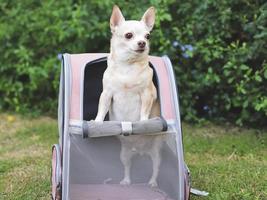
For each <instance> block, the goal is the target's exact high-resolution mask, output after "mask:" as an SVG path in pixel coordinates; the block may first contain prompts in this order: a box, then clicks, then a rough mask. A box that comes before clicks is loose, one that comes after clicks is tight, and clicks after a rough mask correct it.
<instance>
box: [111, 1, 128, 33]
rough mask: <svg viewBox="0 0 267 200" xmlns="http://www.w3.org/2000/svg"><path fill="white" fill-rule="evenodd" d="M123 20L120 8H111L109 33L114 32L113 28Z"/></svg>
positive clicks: (115, 6)
mask: <svg viewBox="0 0 267 200" xmlns="http://www.w3.org/2000/svg"><path fill="white" fill-rule="evenodd" d="M124 21H125V19H124V17H123V15H122V13H121V10H120V8H119V7H118V6H117V5H114V6H113V10H112V14H111V17H110V29H111V32H114V31H115V27H116V26H119V25H120V24H121V23H122V22H124Z"/></svg>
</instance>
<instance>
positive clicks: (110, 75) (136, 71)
mask: <svg viewBox="0 0 267 200" xmlns="http://www.w3.org/2000/svg"><path fill="white" fill-rule="evenodd" d="M154 22H155V9H154V7H150V8H149V9H148V10H147V11H146V12H145V13H144V15H143V17H142V19H141V20H140V21H135V20H129V21H126V20H125V19H124V17H123V15H122V13H121V11H120V9H119V7H118V6H114V7H113V11H112V15H111V18H110V28H111V32H112V38H111V47H110V54H109V56H108V67H107V69H106V71H105V72H104V75H103V91H102V93H101V96H100V99H99V106H98V113H97V116H96V119H95V121H103V120H104V118H105V115H106V114H107V112H108V111H109V119H110V120H116V121H139V120H147V119H149V118H151V117H155V116H159V115H160V111H159V110H160V109H159V103H158V101H157V90H156V88H155V86H154V84H153V82H152V77H153V70H152V69H151V68H150V67H149V60H148V59H149V58H148V53H149V36H150V31H151V30H152V28H153V26H154ZM119 139H120V141H121V152H120V158H121V162H122V164H123V166H124V178H123V180H122V181H121V182H120V183H121V184H123V185H129V184H130V183H131V178H130V168H131V159H132V157H133V155H135V154H141V155H143V154H148V155H149V156H150V157H151V159H152V163H153V172H152V176H151V178H150V180H149V183H148V184H149V185H150V186H151V187H156V186H157V176H158V173H159V166H160V162H161V154H160V150H161V146H162V141H163V138H162V136H161V135H154V136H151V135H150V136H149V135H146V136H145V135H144V136H133V135H132V136H119Z"/></svg>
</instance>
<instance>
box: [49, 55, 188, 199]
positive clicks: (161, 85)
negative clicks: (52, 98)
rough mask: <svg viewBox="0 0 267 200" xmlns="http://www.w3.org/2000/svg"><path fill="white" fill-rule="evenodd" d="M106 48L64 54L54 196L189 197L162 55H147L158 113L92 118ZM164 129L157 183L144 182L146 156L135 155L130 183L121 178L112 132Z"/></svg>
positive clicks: (172, 87) (170, 77)
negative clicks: (136, 118) (125, 122)
mask: <svg viewBox="0 0 267 200" xmlns="http://www.w3.org/2000/svg"><path fill="white" fill-rule="evenodd" d="M107 56H108V54H96V53H88V54H63V55H62V58H61V60H62V67H61V77H60V89H59V101H58V129H59V130H58V131H59V144H56V145H54V146H53V148H52V173H51V182H52V199H54V200H56V199H57V200H59V199H62V200H188V199H189V192H190V184H189V171H188V168H187V166H186V164H185V161H184V155H183V144H182V133H181V122H180V112H179V102H178V98H177V97H178V93H177V88H176V83H175V76H174V72H173V68H172V64H171V62H170V60H169V58H168V57H167V56H163V57H156V56H150V57H149V60H150V63H149V65H150V67H151V68H152V69H153V73H154V75H153V82H154V85H155V86H156V88H157V92H158V99H159V101H160V110H161V117H159V118H155V119H149V120H146V121H140V122H133V123H131V126H132V127H131V132H127V131H126V132H125V131H124V130H123V128H122V126H121V125H122V123H121V122H112V121H108V116H107V117H106V119H105V121H104V122H103V123H102V124H99V123H95V122H94V121H93V120H94V119H95V117H96V114H97V109H98V101H99V97H100V94H101V92H102V77H103V73H104V71H105V69H106V68H107ZM160 131H161V132H162V134H166V141H164V145H163V146H162V150H161V155H162V158H161V165H160V169H159V175H158V179H157V181H158V187H156V188H151V187H149V186H148V185H147V182H148V180H149V177H150V176H151V173H152V163H151V160H150V158H149V156H145V155H144V156H135V157H134V158H133V161H132V166H131V177H132V183H131V185H129V186H122V185H120V184H119V182H120V181H121V179H122V178H123V165H122V163H121V161H120V157H119V155H120V141H119V140H118V138H117V137H116V135H124V136H123V137H131V135H132V134H133V135H134V134H154V133H155V134H156V132H160Z"/></svg>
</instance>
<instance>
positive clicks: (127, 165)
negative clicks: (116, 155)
mask: <svg viewBox="0 0 267 200" xmlns="http://www.w3.org/2000/svg"><path fill="white" fill-rule="evenodd" d="M132 156H133V152H132V150H130V149H128V148H127V147H124V146H123V144H122V146H121V153H120V159H121V162H122V164H123V167H124V178H123V179H122V181H121V182H120V184H121V185H130V184H131V177H130V170H131V164H132Z"/></svg>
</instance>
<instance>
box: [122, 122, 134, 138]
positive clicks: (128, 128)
mask: <svg viewBox="0 0 267 200" xmlns="http://www.w3.org/2000/svg"><path fill="white" fill-rule="evenodd" d="M121 130H122V135H124V136H129V135H131V134H132V133H133V125H132V122H121Z"/></svg>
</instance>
